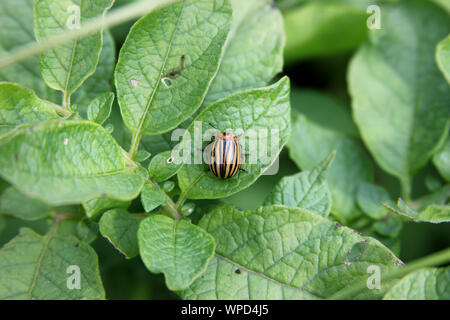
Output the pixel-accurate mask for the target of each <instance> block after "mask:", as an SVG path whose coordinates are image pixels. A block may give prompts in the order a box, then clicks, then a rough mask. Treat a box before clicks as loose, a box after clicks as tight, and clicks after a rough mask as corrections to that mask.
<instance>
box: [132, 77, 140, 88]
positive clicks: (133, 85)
mask: <svg viewBox="0 0 450 320" xmlns="http://www.w3.org/2000/svg"><path fill="white" fill-rule="evenodd" d="M130 84H131V86H132V87H135V88H137V86H138V85H139V81H138V80H136V79H134V78H131V79H130Z"/></svg>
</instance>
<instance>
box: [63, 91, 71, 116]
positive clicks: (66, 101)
mask: <svg viewBox="0 0 450 320" xmlns="http://www.w3.org/2000/svg"><path fill="white" fill-rule="evenodd" d="M62 106H63V109H65V110H67V111H71V109H70V95H69V94H67V91H64V92H63V105H62Z"/></svg>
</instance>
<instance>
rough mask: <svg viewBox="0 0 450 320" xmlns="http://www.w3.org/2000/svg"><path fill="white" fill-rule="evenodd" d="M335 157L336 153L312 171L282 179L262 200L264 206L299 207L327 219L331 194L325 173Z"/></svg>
mask: <svg viewBox="0 0 450 320" xmlns="http://www.w3.org/2000/svg"><path fill="white" fill-rule="evenodd" d="M335 155H336V153H335V152H333V153H332V154H331V155H330V156H328V157H327V158H326V159H325V160H324V161H322V162H321V163H320V164H319V165H318V166H317V167H314V168H313V169H312V170H309V171H308V170H307V171H303V172H300V173H297V174H295V175H293V176H287V177H283V178H282V179H281V180H280V182H278V184H277V185H276V186H275V188H274V189H273V190H272V192H271V193H270V194H269V195H268V196H267V198H266V199H265V200H264V205H265V206H269V205H271V204H282V205H286V206H290V207H299V208H303V209H308V210H311V211H314V212H317V213H319V214H320V215H322V216H324V217H328V215H329V214H330V209H331V194H330V190H329V189H328V184H327V181H326V172H327V170H328V168H329V167H330V165H331V163H332V162H333V159H334V157H335Z"/></svg>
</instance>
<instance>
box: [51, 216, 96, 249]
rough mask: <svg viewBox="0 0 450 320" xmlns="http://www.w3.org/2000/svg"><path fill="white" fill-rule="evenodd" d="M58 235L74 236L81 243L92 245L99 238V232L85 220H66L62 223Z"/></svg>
mask: <svg viewBox="0 0 450 320" xmlns="http://www.w3.org/2000/svg"><path fill="white" fill-rule="evenodd" d="M57 235H59V236H61V237H67V236H73V237H75V238H77V239H78V240H79V241H82V242H84V243H87V244H90V243H91V242H93V241H94V240H95V239H96V238H97V235H98V230H95V229H94V228H92V226H89V225H87V224H86V221H85V220H84V219H83V220H79V219H77V218H74V219H64V220H63V221H62V222H61V223H60V226H59V228H58V232H57Z"/></svg>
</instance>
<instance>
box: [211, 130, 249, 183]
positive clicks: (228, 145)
mask: <svg viewBox="0 0 450 320" xmlns="http://www.w3.org/2000/svg"><path fill="white" fill-rule="evenodd" d="M208 149H209V148H208ZM241 165H242V146H241V145H240V144H239V141H238V138H237V137H236V136H234V135H233V134H231V133H227V132H222V133H220V134H218V135H217V136H215V138H214V141H213V142H212V143H211V145H210V149H209V170H210V171H211V172H212V173H213V174H214V175H215V176H216V177H218V178H220V179H228V178H231V177H234V176H235V175H236V173H238V172H239V171H240V170H241Z"/></svg>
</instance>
